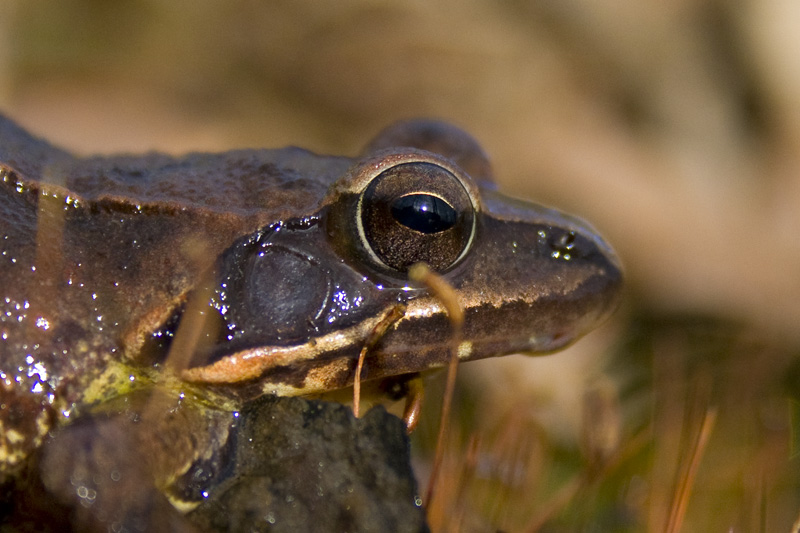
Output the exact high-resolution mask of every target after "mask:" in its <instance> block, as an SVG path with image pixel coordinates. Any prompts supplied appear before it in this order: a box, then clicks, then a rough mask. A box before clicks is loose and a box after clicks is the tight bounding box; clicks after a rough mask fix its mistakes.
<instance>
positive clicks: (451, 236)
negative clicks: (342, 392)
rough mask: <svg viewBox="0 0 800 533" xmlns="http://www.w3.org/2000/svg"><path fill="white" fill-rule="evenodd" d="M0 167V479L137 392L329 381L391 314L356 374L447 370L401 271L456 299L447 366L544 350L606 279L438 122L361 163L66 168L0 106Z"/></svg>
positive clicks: (279, 388)
mask: <svg viewBox="0 0 800 533" xmlns="http://www.w3.org/2000/svg"><path fill="white" fill-rule="evenodd" d="M0 178H1V180H2V183H0V189H1V190H0V221H2V225H1V226H0V228H1V229H0V292H2V295H1V296H2V298H0V484H2V482H3V481H5V480H7V479H11V478H12V477H13V476H14V475H16V473H18V472H19V471H20V469H21V468H22V465H24V464H25V461H26V458H28V457H29V456H30V454H31V452H32V451H34V450H36V449H37V448H38V447H39V446H40V445H41V443H42V442H43V440H44V439H45V438H46V436H47V435H48V434H49V433H50V432H52V431H53V430H54V428H57V427H60V426H64V425H65V424H67V423H68V422H71V421H73V420H75V419H76V418H80V417H81V415H82V414H83V413H85V412H87V411H89V410H91V409H93V408H95V407H96V406H97V405H102V404H113V402H114V398H115V397H120V396H122V395H124V394H125V392H126V391H129V390H130V387H131V386H134V385H136V384H138V383H146V382H153V381H154V380H157V379H162V380H167V381H168V382H169V383H171V384H172V385H170V386H171V387H173V389H176V390H180V391H190V392H191V394H193V395H194V397H197V398H200V399H201V400H200V401H204V402H207V403H214V402H218V404H219V406H220V408H221V409H223V410H225V409H228V410H231V411H232V410H234V409H236V406H238V405H241V404H242V402H245V401H248V400H250V399H252V398H255V397H258V396H260V395H264V394H274V395H284V396H294V395H306V394H312V393H319V392H324V391H330V390H335V389H340V388H342V387H347V386H348V385H351V384H352V383H353V378H354V369H355V366H356V360H357V358H358V354H359V351H360V349H361V347H362V346H363V345H364V343H365V342H366V341H367V339H368V338H369V336H370V332H372V331H374V330H375V328H376V327H377V326H378V325H379V324H380V323H381V322H382V321H386V320H387V317H388V316H389V315H390V314H391V313H392V311H393V310H400V312H399V314H398V317H397V318H395V319H393V320H392V321H391V324H390V325H389V326H388V328H387V329H386V331H385V333H384V334H383V335H382V336H381V337H380V339H379V340H378V341H377V343H376V344H375V345H374V347H372V348H371V349H370V351H369V353H368V354H367V358H366V361H365V363H364V370H363V374H362V379H363V380H364V381H368V380H378V379H382V378H390V377H392V376H397V375H404V374H408V373H415V372H420V371H423V370H427V369H431V368H436V367H440V366H443V365H444V364H446V362H447V361H448V360H449V358H450V354H451V353H452V350H453V349H454V347H453V345H452V342H451V337H452V335H451V325H450V323H449V321H448V316H447V312H446V310H445V307H444V305H443V304H442V302H441V301H440V300H439V298H437V297H436V296H435V295H432V294H431V293H430V292H429V290H428V289H427V287H426V286H425V285H422V284H420V283H416V282H413V281H411V280H410V279H409V277H408V273H407V272H408V268H409V267H410V266H411V265H412V264H414V263H417V262H424V263H427V264H428V265H430V267H431V269H432V270H433V271H435V272H437V273H439V275H441V276H442V277H443V278H444V280H445V281H446V282H447V283H448V284H449V285H451V286H452V287H453V289H454V290H455V292H456V294H457V296H458V300H459V304H460V305H461V306H462V307H463V309H464V313H465V315H464V323H463V329H462V332H461V336H460V343H459V344H458V346H457V347H456V349H457V353H458V357H459V358H460V360H462V361H467V360H472V359H480V358H486V357H493V356H499V355H505V354H510V353H517V352H525V353H546V352H553V351H556V350H558V349H560V348H562V347H564V346H566V345H568V344H570V343H571V342H573V341H574V340H576V339H577V338H578V337H580V336H581V335H583V334H584V333H586V332H587V331H588V330H590V329H592V328H593V327H595V326H596V325H597V324H598V323H600V322H601V321H602V320H604V319H605V318H606V317H607V316H608V315H609V314H610V313H611V312H612V311H613V309H614V308H615V306H616V304H617V300H618V296H619V292H620V287H621V283H622V274H621V269H620V266H619V262H618V260H617V258H616V256H615V254H614V252H613V251H612V250H611V248H610V247H609V246H608V245H607V244H606V243H605V242H604V241H603V240H602V239H601V237H599V236H598V234H597V233H596V232H595V230H593V229H592V228H591V227H590V226H589V225H587V224H586V223H584V222H582V221H580V220H578V219H575V218H572V217H569V216H567V215H564V214H562V213H559V212H557V211H555V210H552V209H548V208H544V207H541V206H537V205H534V204H530V203H525V202H521V201H517V200H512V199H510V198H507V197H505V196H503V195H502V194H500V193H499V192H497V191H496V188H495V186H494V184H493V182H492V174H491V169H490V165H489V163H488V159H487V157H486V156H485V154H484V153H483V151H482V150H481V148H480V147H479V146H478V144H477V143H476V142H475V141H474V140H473V139H472V138H471V137H470V136H468V135H467V134H466V133H464V132H462V131H461V130H459V129H457V128H455V127H453V126H450V125H447V124H444V123H440V122H434V121H411V122H402V123H399V124H396V125H394V126H392V127H390V128H388V129H387V130H385V131H383V132H382V133H381V134H380V135H378V136H377V137H376V139H375V140H374V141H373V142H372V143H370V144H369V145H368V147H367V148H366V149H365V150H364V152H363V154H362V155H361V156H360V157H357V158H347V157H334V156H324V155H316V154H313V153H311V152H309V151H306V150H303V149H300V148H292V147H290V148H283V149H274V150H268V149H258V150H256V149H254V150H235V151H229V152H224V153H217V154H209V153H194V154H189V155H185V156H181V157H173V156H169V155H163V154H159V153H149V154H145V155H131V156H110V157H89V158H79V157H74V156H72V155H71V154H69V153H67V152H65V151H63V150H61V149H58V148H56V147H53V146H52V145H50V144H48V143H47V142H45V141H43V140H40V139H37V138H35V137H33V136H31V135H30V134H28V133H27V132H25V131H24V130H23V129H21V128H20V127H19V126H17V125H16V124H14V123H13V122H12V121H10V120H8V119H5V118H0ZM189 322H191V323H193V324H198V323H199V324H202V325H201V326H194V327H191V328H190V327H188V326H187V327H185V328H182V327H181V326H183V325H185V324H187V323H189ZM154 376H156V377H154ZM157 376H161V377H160V378H159V377H157ZM164 376H166V377H164ZM182 394H183V392H181V397H183V396H182Z"/></svg>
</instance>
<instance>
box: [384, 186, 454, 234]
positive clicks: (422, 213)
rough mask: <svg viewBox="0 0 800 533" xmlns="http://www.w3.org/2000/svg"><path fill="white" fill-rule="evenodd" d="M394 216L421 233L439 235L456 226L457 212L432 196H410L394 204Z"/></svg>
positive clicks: (401, 198) (399, 199)
mask: <svg viewBox="0 0 800 533" xmlns="http://www.w3.org/2000/svg"><path fill="white" fill-rule="evenodd" d="M392 216H393V217H394V218H395V220H397V221H398V222H399V223H401V224H402V225H404V226H406V227H408V228H411V229H413V230H416V231H419V232H420V233H438V232H440V231H444V230H446V229H450V228H452V227H453V226H455V224H456V218H457V213H456V210H455V209H453V208H452V206H450V204H448V203H447V202H445V201H444V200H442V199H441V198H439V197H438V196H433V195H430V194H409V195H406V196H401V197H400V198H398V199H397V200H395V201H394V202H392Z"/></svg>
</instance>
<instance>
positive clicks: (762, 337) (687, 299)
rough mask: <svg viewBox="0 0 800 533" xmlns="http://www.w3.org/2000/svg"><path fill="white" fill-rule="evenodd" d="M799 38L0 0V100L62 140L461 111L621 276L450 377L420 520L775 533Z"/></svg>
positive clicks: (368, 126)
mask: <svg viewBox="0 0 800 533" xmlns="http://www.w3.org/2000/svg"><path fill="white" fill-rule="evenodd" d="M798 51H800V3H798V2H795V1H793V0H742V1H739V2H725V1H722V0H679V1H675V2H655V1H645V2H637V3H632V2H622V1H618V0H611V1H608V2H591V1H589V0H561V1H558V2H556V1H552V0H550V1H549V0H530V1H522V0H508V1H501V2H497V1H490V0H467V1H459V2H455V1H452V0H451V1H444V2H437V3H434V2H421V1H418V0H401V1H395V2H380V1H376V0H351V1H343V2H319V1H311V0H301V1H291V2H289V1H277V2H269V3H262V2H256V1H252V0H229V1H227V2H224V3H223V2H212V1H209V0H200V1H198V0H192V1H188V0H173V1H171V2H161V1H158V0H123V1H117V2H105V1H100V0H94V1H85V0H84V1H77V0H58V1H55V0H50V1H45V0H40V1H38V2H24V1H22V0H4V1H3V2H2V3H0V112H2V113H5V114H7V115H8V116H10V117H12V118H13V119H15V120H16V121H18V122H19V123H20V124H21V125H23V126H24V127H25V128H27V129H28V130H30V131H32V132H33V133H35V134H37V135H39V136H42V137H45V138H46V139H48V140H50V141H51V142H53V143H56V144H58V145H61V146H62V147H65V148H68V149H70V150H72V151H75V152H77V153H79V154H90V153H109V152H141V151H147V150H158V151H165V152H171V153H180V152H185V151H189V150H192V151H195V150H200V151H222V150H226V149H231V148H244V147H277V146H283V145H289V144H292V145H298V146H303V147H305V148H309V149H311V150H314V151H317V152H323V153H333V154H342V155H355V154H357V153H358V152H359V150H360V149H361V147H362V146H363V145H364V144H365V143H366V142H367V141H368V140H369V139H370V138H371V137H372V136H373V135H374V134H375V133H376V132H377V131H379V130H380V129H381V128H382V127H384V126H386V125H387V124H389V123H391V122H392V121H394V120H397V119H401V118H410V117H433V118H441V119H446V120H449V121H451V122H453V123H455V124H457V125H459V126H461V127H463V128H464V129H466V130H467V131H469V132H470V133H472V134H473V135H474V136H475V137H476V138H477V139H478V140H479V141H480V142H481V143H482V145H483V146H484V148H485V149H486V151H487V152H488V153H489V154H490V156H491V157H492V160H493V164H494V169H495V173H496V176H497V180H498V182H499V183H500V188H501V189H502V190H503V191H504V192H506V193H508V194H511V195H514V196H518V197H521V198H525V199H528V200H532V201H536V202H540V203H544V204H548V205H553V206H556V207H558V208H561V209H563V210H566V211H568V212H571V213H574V214H576V215H579V216H581V217H583V218H585V219H587V220H589V221H591V222H592V224H594V225H595V227H597V228H598V230H599V231H600V232H601V233H602V234H603V235H604V236H605V237H606V238H607V239H608V240H609V241H610V242H611V243H612V244H613V245H614V246H615V248H616V249H617V251H618V252H619V254H620V256H621V258H622V261H623V263H624V265H625V269H626V276H627V289H626V299H625V301H624V303H623V305H622V308H621V309H620V310H619V312H618V313H617V314H616V316H615V317H614V318H613V319H612V320H611V321H610V322H609V323H608V324H606V325H605V326H604V327H603V328H601V329H600V330H598V331H597V332H595V333H593V334H591V335H589V336H588V337H587V338H586V339H584V340H582V341H580V342H579V343H578V344H576V345H575V346H574V347H573V348H571V349H570V350H568V351H567V352H564V353H561V354H559V355H554V356H551V357H546V358H535V359H531V358H527V357H521V356H513V357H506V358H503V359H498V360H491V361H484V362H481V363H471V364H469V365H463V366H462V367H461V368H460V369H459V388H458V394H457V407H456V411H455V413H454V421H453V430H452V435H451V439H450V449H449V450H448V454H447V458H448V459H447V461H446V462H445V467H444V472H443V479H442V483H441V484H440V488H439V489H438V491H437V495H436V499H435V500H434V504H433V505H431V506H430V509H429V513H430V520H431V525H432V526H433V527H434V529H436V530H447V528H448V527H449V528H451V529H455V528H461V529H463V530H468V531H494V530H504V531H536V530H541V531H611V530H613V531H678V530H681V531H711V530H713V531H722V530H725V531H788V530H790V529H791V528H792V524H793V523H795V521H797V520H798V518H799V517H800V464H799V463H800V459H798V457H797V449H796V442H795V441H794V435H795V433H796V429H798V426H797V421H798V420H800V415H799V414H798V413H800V410H798V403H797V401H796V399H797V398H800V384H799V381H798V380H800V364H799V361H798V357H797V356H798V355H800V60H798ZM430 381H431V383H430V385H429V387H428V390H429V392H430V396H431V399H430V400H428V409H427V412H428V415H429V416H428V418H429V420H426V421H424V423H423V425H422V428H421V430H420V431H418V432H417V434H416V435H415V437H414V450H415V456H416V457H417V459H416V461H417V463H418V464H417V470H418V472H419V475H420V481H421V486H422V487H424V485H425V476H426V472H427V470H428V466H427V465H428V464H429V458H430V450H431V446H432V445H431V443H430V441H431V438H432V435H435V431H436V430H435V427H436V423H437V422H436V418H437V416H438V413H437V411H438V403H437V402H438V400H437V399H436V397H435V396H436V391H437V390H440V389H441V378H440V377H436V376H434V377H432V378H431V380H430ZM796 527H797V526H795V529H796Z"/></svg>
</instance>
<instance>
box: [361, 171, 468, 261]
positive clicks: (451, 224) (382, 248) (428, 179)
mask: <svg viewBox="0 0 800 533" xmlns="http://www.w3.org/2000/svg"><path fill="white" fill-rule="evenodd" d="M357 216H358V225H359V235H360V238H361V240H362V245H363V246H364V247H365V248H366V249H367V251H368V252H369V254H370V256H371V257H372V258H373V260H375V261H376V262H377V263H378V264H379V266H382V267H384V268H389V269H392V270H396V271H400V272H405V271H407V270H408V268H409V267H410V266H411V265H413V264H414V263H418V262H424V263H427V264H428V266H430V267H431V268H432V269H433V270H435V271H437V272H444V271H446V270H448V269H450V268H452V267H453V266H454V265H455V264H457V263H458V262H459V260H460V259H461V258H462V257H463V256H464V255H465V254H466V252H467V251H468V249H469V247H470V245H471V243H472V239H473V237H474V233H475V226H476V222H475V221H476V214H475V206H474V204H473V202H472V200H471V198H470V195H469V193H468V192H467V190H466V188H465V187H464V185H463V183H462V182H461V180H460V179H459V178H458V177H457V176H456V175H455V174H454V173H453V172H451V171H450V170H448V169H447V168H444V167H443V166H440V165H437V164H435V163H431V162H427V161H413V162H404V163H400V164H397V165H395V166H392V167H390V168H387V169H386V170H384V171H383V172H381V173H380V174H378V175H377V176H375V177H374V178H373V179H372V181H371V182H370V184H369V185H368V186H367V187H366V189H364V192H363V193H362V194H361V197H360V199H359V203H358V215H357Z"/></svg>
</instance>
